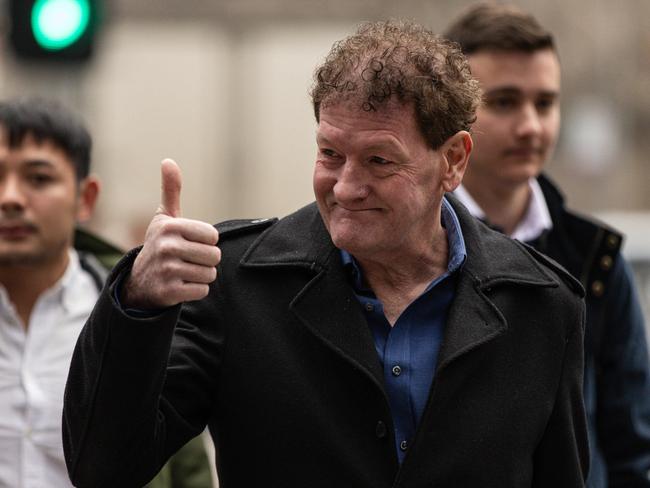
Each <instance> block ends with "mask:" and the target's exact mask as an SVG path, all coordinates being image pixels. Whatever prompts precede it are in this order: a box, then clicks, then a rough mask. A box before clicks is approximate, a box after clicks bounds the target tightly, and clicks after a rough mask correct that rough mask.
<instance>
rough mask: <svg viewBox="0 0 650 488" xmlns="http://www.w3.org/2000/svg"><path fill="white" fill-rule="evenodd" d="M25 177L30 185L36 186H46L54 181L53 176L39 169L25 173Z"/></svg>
mask: <svg viewBox="0 0 650 488" xmlns="http://www.w3.org/2000/svg"><path fill="white" fill-rule="evenodd" d="M26 179H27V181H28V182H29V184H30V185H32V186H34V187H37V188H38V187H43V186H46V185H48V184H50V183H52V182H53V181H54V177H53V176H52V175H51V174H49V173H45V172H41V171H37V172H33V173H29V174H27V176H26Z"/></svg>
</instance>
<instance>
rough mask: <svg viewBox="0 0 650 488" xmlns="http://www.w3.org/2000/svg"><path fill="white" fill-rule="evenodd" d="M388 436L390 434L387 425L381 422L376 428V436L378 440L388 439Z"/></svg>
mask: <svg viewBox="0 0 650 488" xmlns="http://www.w3.org/2000/svg"><path fill="white" fill-rule="evenodd" d="M386 434H388V430H387V429H386V424H385V423H384V422H382V421H381V420H380V421H379V422H377V425H376V426H375V435H376V436H377V439H383V438H384V437H386Z"/></svg>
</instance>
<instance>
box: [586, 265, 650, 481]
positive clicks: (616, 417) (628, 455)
mask: <svg viewBox="0 0 650 488" xmlns="http://www.w3.org/2000/svg"><path fill="white" fill-rule="evenodd" d="M609 290H610V291H611V293H610V295H611V296H610V297H608V302H607V303H606V305H605V307H604V308H605V316H604V319H603V320H604V321H605V322H604V323H603V326H602V331H603V332H602V334H603V336H602V340H601V346H600V351H599V352H598V353H597V359H596V360H597V371H596V390H597V409H596V411H597V413H598V416H597V426H596V430H597V435H598V444H599V445H600V447H601V450H602V453H603V455H604V458H605V462H606V464H607V472H608V476H609V486H610V487H611V488H620V487H630V486H634V487H639V488H640V487H650V362H649V360H648V344H647V341H646V332H645V322H644V318H643V312H642V310H641V306H640V304H639V300H638V295H637V292H636V289H635V287H634V281H633V278H632V272H631V270H630V268H629V266H628V265H627V263H626V262H625V261H624V259H623V257H622V256H620V257H619V259H617V261H616V265H615V267H614V269H613V271H612V278H611V281H610V284H609Z"/></svg>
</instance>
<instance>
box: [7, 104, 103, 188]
mask: <svg viewBox="0 0 650 488" xmlns="http://www.w3.org/2000/svg"><path fill="white" fill-rule="evenodd" d="M0 129H2V130H4V131H5V134H6V136H7V143H8V145H9V147H10V148H16V147H19V146H21V145H22V144H23V142H24V140H25V137H27V136H31V137H33V138H34V139H35V140H36V142H38V143H41V142H43V141H45V140H48V141H51V142H52V143H53V144H55V145H56V146H57V147H59V148H60V149H61V150H62V151H63V152H64V153H65V154H66V155H67V156H68V158H69V159H70V161H71V162H72V164H73V166H74V170H75V173H76V177H77V180H78V181H80V180H82V179H84V178H85V177H86V176H88V173H89V171H90V151H91V148H92V139H91V137H90V134H89V133H88V130H87V129H86V127H85V125H84V124H83V122H82V121H81V119H80V118H79V117H77V116H76V115H75V114H73V113H72V112H70V111H69V110H67V109H66V108H65V107H63V105H61V104H59V103H57V102H55V101H53V100H46V99H43V98H30V99H24V100H5V101H0Z"/></svg>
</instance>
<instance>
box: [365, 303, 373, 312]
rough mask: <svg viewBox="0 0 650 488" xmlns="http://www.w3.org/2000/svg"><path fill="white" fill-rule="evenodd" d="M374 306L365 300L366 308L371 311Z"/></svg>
mask: <svg viewBox="0 0 650 488" xmlns="http://www.w3.org/2000/svg"><path fill="white" fill-rule="evenodd" d="M374 308H375V307H373V306H372V303H370V302H366V310H367V311H368V312H372V311H373V309H374Z"/></svg>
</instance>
